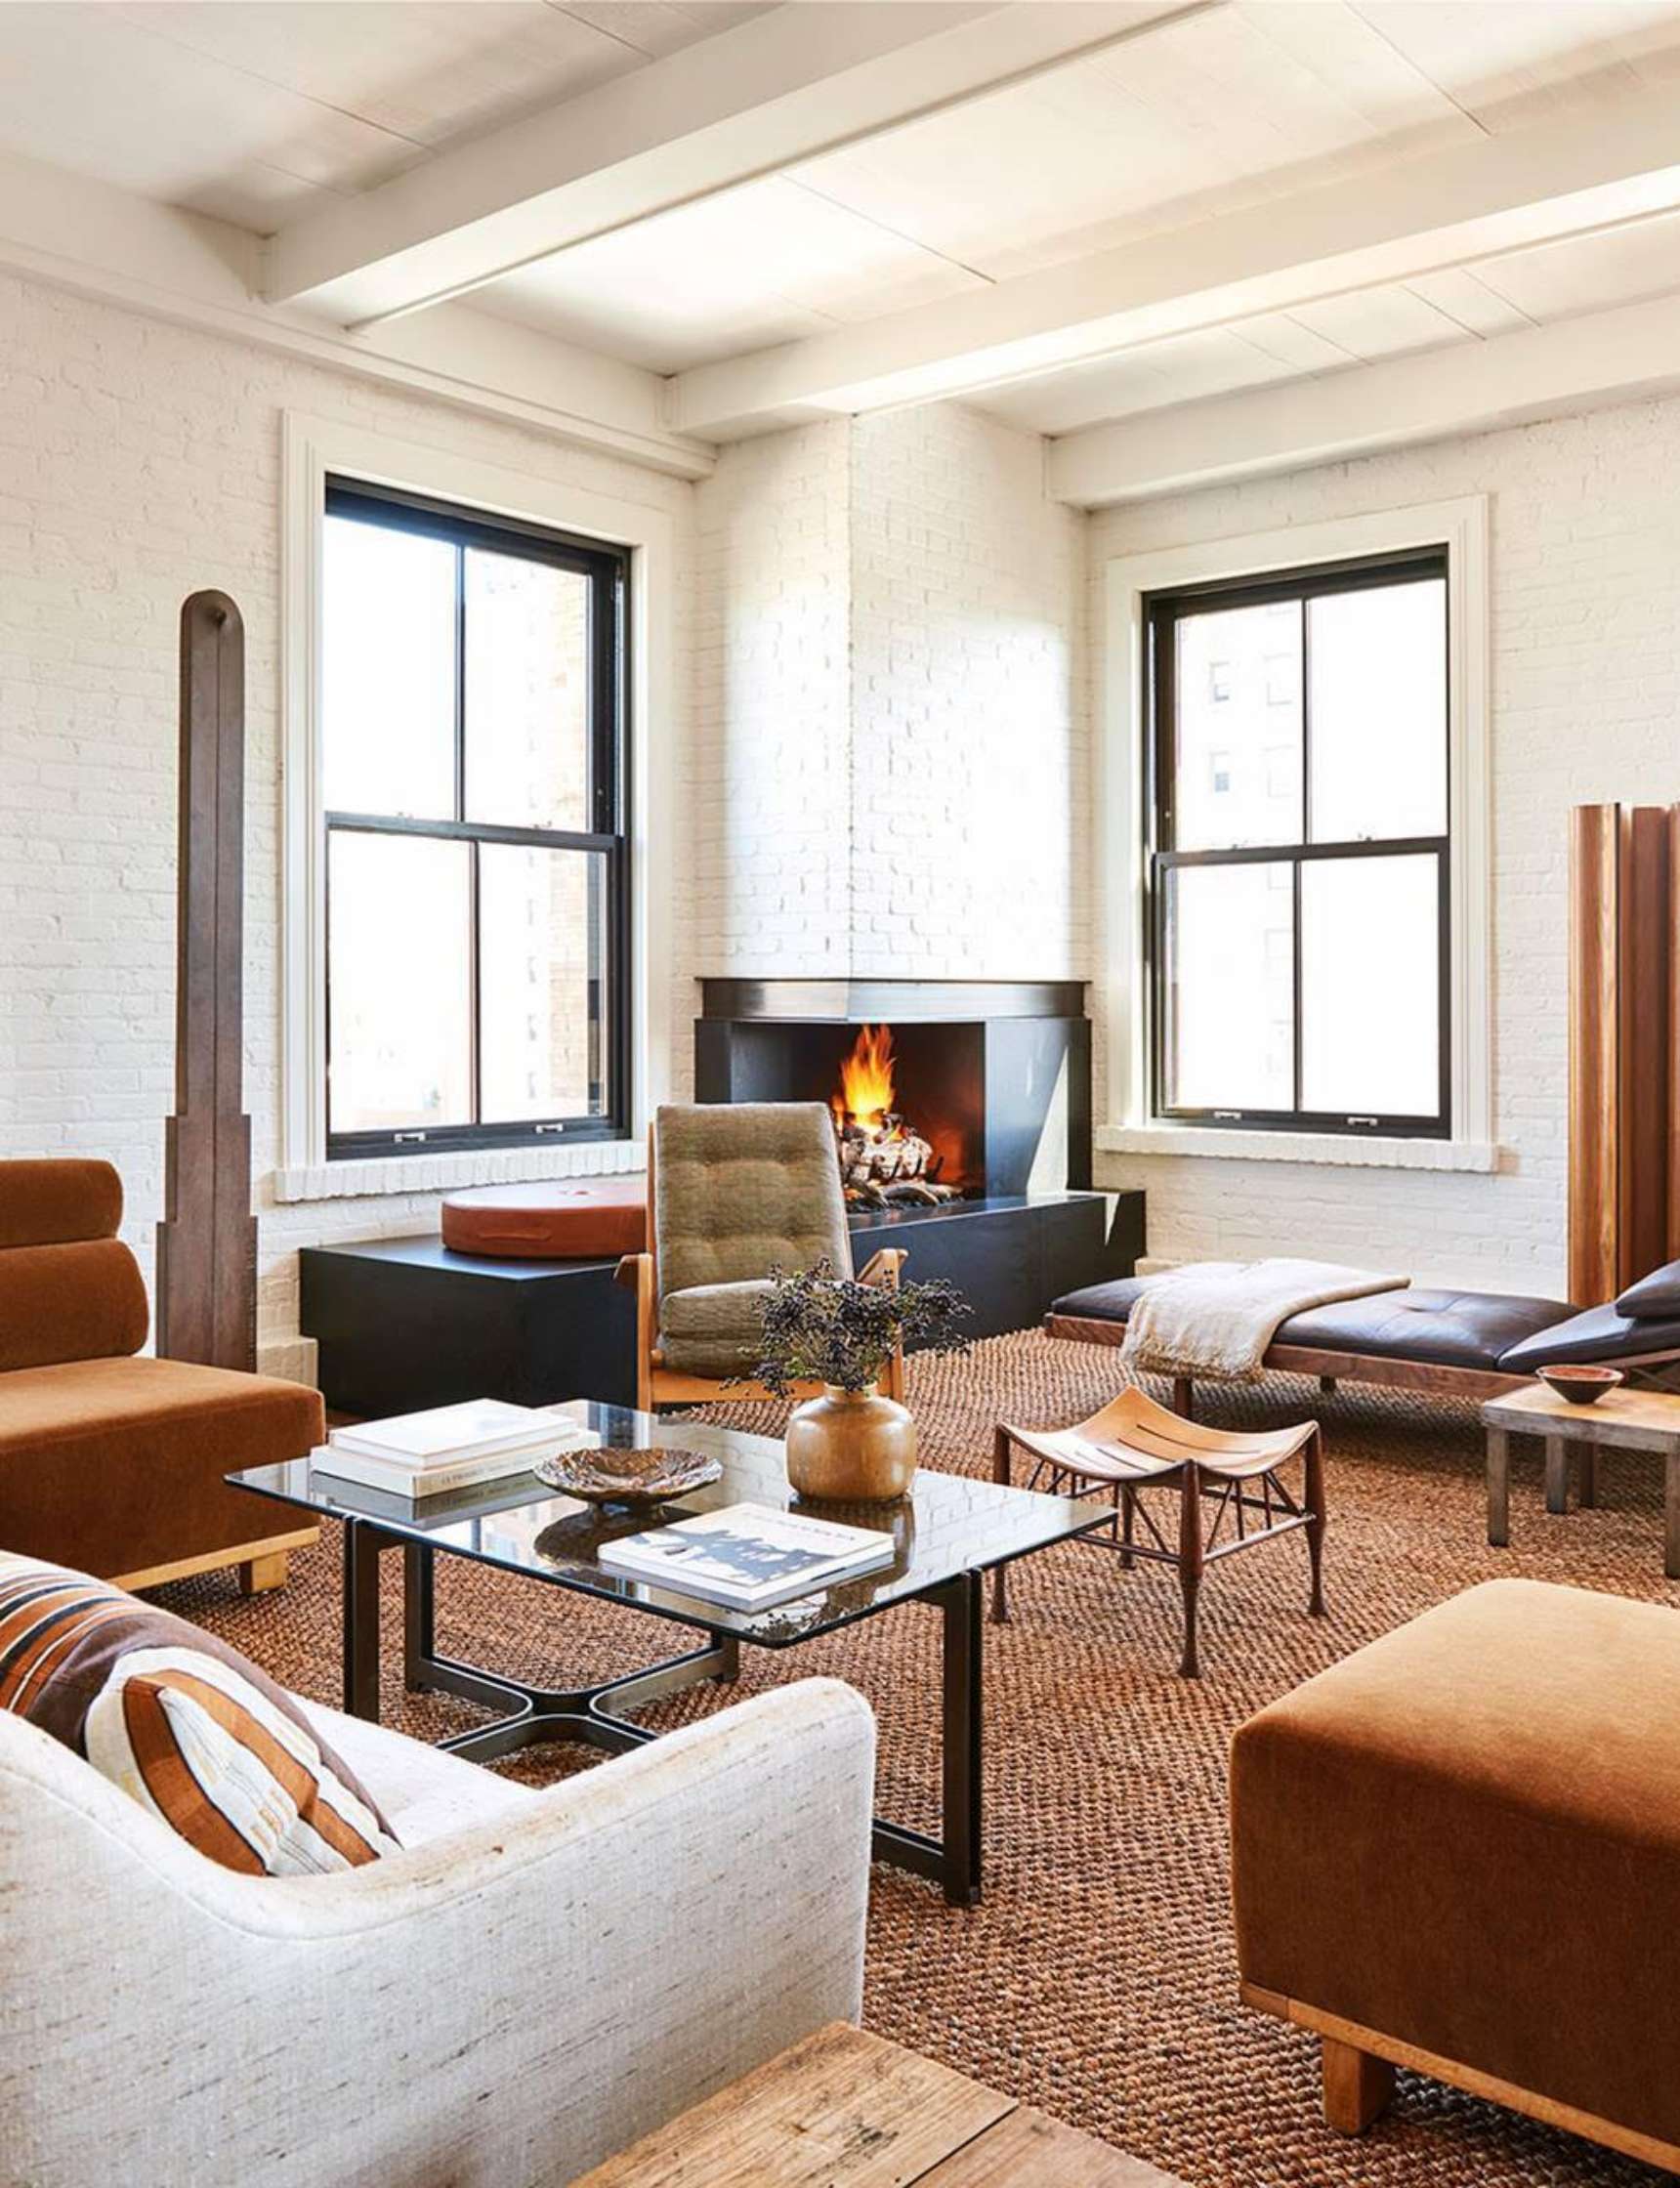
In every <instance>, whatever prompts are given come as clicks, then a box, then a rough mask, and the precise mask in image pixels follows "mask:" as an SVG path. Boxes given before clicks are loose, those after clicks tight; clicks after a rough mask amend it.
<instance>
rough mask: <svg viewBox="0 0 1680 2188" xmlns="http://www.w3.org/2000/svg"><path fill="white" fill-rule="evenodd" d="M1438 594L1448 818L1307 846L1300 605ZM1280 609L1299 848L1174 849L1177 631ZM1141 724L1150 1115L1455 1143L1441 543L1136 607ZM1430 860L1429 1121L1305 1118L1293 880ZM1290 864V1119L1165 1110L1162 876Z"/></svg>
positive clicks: (1316, 1114)
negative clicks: (1342, 866)
mask: <svg viewBox="0 0 1680 2188" xmlns="http://www.w3.org/2000/svg"><path fill="white" fill-rule="evenodd" d="M1431 578H1434V579H1439V580H1441V581H1442V583H1443V587H1444V591H1443V603H1442V612H1443V616H1444V618H1445V626H1446V627H1445V632H1444V636H1445V639H1446V646H1445V665H1444V671H1443V674H1444V679H1445V684H1446V689H1445V691H1444V694H1443V707H1442V734H1443V736H1445V738H1446V740H1447V753H1446V759H1447V768H1446V781H1447V814H1446V829H1445V832H1444V833H1443V834H1441V835H1438V836H1390V837H1375V838H1365V837H1356V838H1354V839H1352V840H1349V841H1344V842H1327V843H1314V842H1313V841H1311V832H1312V756H1311V755H1312V721H1311V705H1310V693H1311V674H1312V664H1311V656H1310V645H1311V641H1310V637H1309V632H1310V629H1311V618H1310V616H1309V615H1308V613H1307V605H1306V604H1307V603H1308V602H1309V601H1311V600H1313V599H1317V598H1320V597H1323V596H1325V595H1328V594H1334V593H1349V592H1365V591H1369V590H1372V589H1374V588H1376V587H1379V586H1382V585H1385V584H1395V583H1402V584H1404V583H1408V582H1409V583H1416V582H1421V581H1423V580H1426V579H1431ZM1277 601H1299V602H1300V603H1301V694H1300V697H1301V840H1300V841H1299V842H1296V843H1284V844H1256V845H1252V846H1249V845H1244V846H1242V847H1241V848H1240V849H1221V850H1212V851H1179V850H1177V849H1176V848H1175V846H1174V826H1173V823H1174V816H1173V797H1174V794H1175V789H1176V769H1177V761H1176V751H1177V739H1176V720H1175V706H1176V668H1177V630H1178V624H1179V622H1180V621H1181V620H1182V619H1183V618H1184V616H1185V615H1187V614H1191V613H1197V614H1207V613H1216V612H1218V611H1220V610H1228V609H1239V608H1258V607H1264V606H1267V605H1269V604H1271V603H1273V602H1277ZM1143 605H1144V618H1145V632H1146V644H1145V649H1144V681H1145V691H1144V719H1145V721H1146V723H1147V724H1148V736H1147V739H1146V748H1147V785H1146V796H1145V800H1144V807H1145V813H1146V816H1147V819H1146V827H1147V831H1148V835H1147V841H1146V844H1145V860H1144V897H1145V905H1144V934H1145V958H1146V970H1147V975H1148V1007H1149V1013H1150V1017H1149V1083H1150V1113H1151V1115H1152V1116H1154V1117H1155V1119H1156V1120H1157V1121H1159V1122H1161V1123H1163V1124H1174V1125H1188V1126H1191V1127H1204V1128H1209V1129H1214V1130H1219V1131H1232V1130H1238V1131H1263V1132H1280V1133H1290V1132H1295V1133H1304V1132H1312V1133H1338V1134H1342V1135H1345V1136H1346V1137H1349V1138H1371V1137H1382V1138H1393V1139H1434V1140H1448V1139H1450V1138H1451V1136H1452V1064H1453V1057H1452V980H1451V969H1452V831H1453V820H1454V814H1455V803H1456V790H1457V785H1456V783H1455V782H1454V781H1453V777H1452V719H1451V708H1452V694H1451V613H1452V592H1451V585H1450V582H1449V560H1448V550H1447V547H1446V545H1445V544H1442V545H1439V546H1427V547H1417V548H1410V549H1407V550H1405V551H1403V552H1400V553H1396V554H1387V555H1380V556H1365V557H1361V558H1358V559H1349V560H1347V561H1342V562H1333V563H1320V564H1314V565H1310V566H1306V567H1303V568H1296V569H1288V570H1277V571H1269V572H1267V573H1266V574H1265V575H1264V576H1259V577H1254V578H1239V579H1226V580H1220V581H1217V582H1213V583H1209V584H1201V585H1187V586H1175V587H1173V588H1172V589H1171V590H1170V591H1161V592H1156V593H1151V594H1148V595H1146V597H1145V600H1144V604H1143ZM1419 854H1422V855H1430V856H1433V857H1434V858H1435V860H1436V863H1437V868H1438V874H1439V897H1438V910H1437V922H1436V926H1437V947H1438V951H1439V964H1438V967H1437V1009H1438V1013H1439V1065H1440V1073H1439V1086H1438V1107H1437V1111H1436V1114H1435V1115H1430V1116H1410V1115H1370V1114H1355V1113H1348V1112H1339V1111H1322V1110H1308V1109H1303V1108H1302V1107H1301V1106H1300V1098H1301V1091H1302V1088H1301V1073H1302V1019H1301V999H1302V998H1301V989H1302V971H1301V960H1302V939H1301V874H1302V869H1303V867H1304V866H1306V865H1307V864H1309V863H1313V862H1315V861H1320V860H1348V859H1364V858H1385V859H1394V858H1403V857H1407V856H1414V855H1419ZM1279 864H1283V865H1288V866H1289V867H1290V868H1291V871H1292V888H1293V895H1294V921H1293V1011H1294V1036H1293V1037H1294V1059H1293V1091H1294V1095H1295V1103H1294V1106H1293V1107H1291V1108H1290V1109H1288V1110H1254V1109H1241V1108H1235V1107H1234V1108H1219V1109H1212V1108H1207V1109H1192V1108H1188V1107H1179V1108H1171V1107H1169V1106H1168V1104H1167V1101H1166V1082H1167V1065H1168V1059H1167V1030H1168V1023H1169V1020H1168V998H1167V983H1168V977H1169V967H1168V962H1167V933H1166V924H1167V895H1168V890H1167V876H1168V875H1169V874H1170V873H1172V872H1173V871H1175V870H1177V869H1178V868H1180V867H1185V866H1211V865H1279Z"/></svg>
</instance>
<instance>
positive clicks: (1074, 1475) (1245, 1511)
mask: <svg viewBox="0 0 1680 2188" xmlns="http://www.w3.org/2000/svg"><path fill="white" fill-rule="evenodd" d="M1128 1432H1129V1433H1128ZM1105 1437H1106V1438H1108V1439H1109V1442H1108V1448H1107V1449H1106V1450H1105V1451H1103V1452H1100V1453H1097V1452H1092V1453H1090V1454H1089V1455H1088V1456H1085V1455H1082V1454H1079V1453H1076V1452H1072V1451H1071V1450H1070V1449H1069V1442H1070V1440H1071V1439H1079V1440H1080V1441H1085V1440H1090V1441H1092V1442H1095V1441H1096V1440H1097V1439H1099V1438H1105ZM1133 1437H1137V1438H1138V1439H1139V1441H1138V1442H1137V1443H1135V1444H1134V1443H1133V1441H1132V1438H1133ZM1017 1446H1019V1447H1020V1449H1021V1450H1022V1451H1024V1452H1027V1453H1028V1454H1029V1457H1030V1458H1031V1460H1032V1462H1033V1463H1032V1469H1031V1472H1030V1473H1029V1476H1028V1479H1027V1482H1026V1484H1025V1486H1026V1487H1027V1488H1028V1489H1038V1488H1040V1487H1042V1488H1043V1489H1045V1490H1046V1491H1048V1492H1049V1493H1051V1494H1059V1495H1079V1496H1087V1495H1091V1494H1098V1495H1101V1494H1107V1495H1108V1497H1109V1499H1110V1501H1111V1503H1112V1505H1113V1513H1112V1515H1111V1517H1110V1518H1109V1519H1107V1520H1105V1521H1102V1522H1100V1523H1099V1524H1098V1526H1097V1527H1095V1528H1092V1529H1089V1530H1087V1532H1086V1533H1085V1534H1083V1535H1081V1536H1078V1538H1077V1539H1078V1540H1079V1541H1080V1542H1082V1543H1084V1544H1086V1545H1087V1546H1088V1547H1089V1548H1091V1549H1096V1550H1108V1551H1110V1552H1112V1553H1113V1554H1114V1555H1116V1556H1117V1557H1118V1558H1119V1560H1120V1565H1121V1568H1122V1570H1124V1571H1127V1572H1129V1571H1131V1569H1132V1567H1133V1565H1134V1563H1135V1561H1136V1560H1137V1559H1138V1558H1147V1559H1151V1560H1153V1561H1154V1562H1155V1563H1156V1564H1160V1565H1171V1566H1173V1567H1175V1568H1176V1569H1177V1572H1178V1580H1179V1589H1180V1592H1181V1593H1182V1595H1183V1598H1184V1654H1183V1657H1182V1659H1181V1661H1180V1663H1179V1670H1180V1672H1181V1674H1182V1675H1183V1676H1184V1677H1185V1678H1187V1679H1194V1678H1197V1676H1198V1675H1199V1673H1200V1669H1201V1662H1200V1655H1199V1651H1198V1647H1197V1606H1198V1603H1199V1600H1200V1594H1201V1582H1202V1578H1203V1576H1204V1574H1205V1573H1206V1571H1207V1569H1208V1567H1209V1566H1211V1565H1216V1564H1217V1563H1218V1562H1219V1561H1220V1559H1222V1558H1227V1557H1235V1556H1236V1555H1237V1554H1238V1553H1239V1551H1243V1550H1252V1549H1258V1548H1259V1546H1260V1545H1261V1543H1262V1542H1270V1541H1274V1540H1276V1538H1277V1537H1278V1536H1281V1535H1293V1534H1296V1533H1304V1534H1305V1536H1306V1537H1307V1558H1308V1566H1309V1570H1310V1574H1311V1581H1312V1586H1311V1594H1310V1596H1309V1600H1308V1605H1307V1608H1308V1613H1309V1615H1310V1616H1311V1617H1313V1618H1323V1617H1324V1616H1325V1610H1324V1591H1323V1539H1324V1471H1323V1435H1322V1431H1321V1430H1320V1427H1319V1424H1318V1422H1317V1421H1307V1422H1303V1423H1302V1424H1301V1426H1300V1427H1298V1428H1294V1429H1284V1430H1281V1431H1274V1432H1271V1433H1267V1434H1261V1435H1255V1436H1242V1435H1233V1434H1230V1433H1228V1432H1225V1431H1221V1430H1217V1429H1209V1428H1199V1427H1197V1426H1195V1425H1194V1424H1192V1423H1190V1422H1187V1421H1185V1420H1184V1419H1183V1418H1182V1417H1181V1416H1179V1415H1177V1414H1174V1413H1169V1412H1167V1411H1166V1410H1165V1409H1164V1408H1163V1407H1160V1406H1157V1405H1155V1402H1154V1400H1153V1399H1150V1398H1147V1397H1145V1395H1144V1394H1143V1392H1142V1391H1136V1390H1128V1391H1123V1392H1122V1393H1121V1394H1120V1396H1119V1398H1117V1399H1115V1400H1114V1401H1113V1403H1112V1404H1110V1405H1108V1406H1106V1407H1104V1408H1103V1410H1101V1411H1100V1412H1097V1413H1093V1414H1092V1415H1091V1416H1090V1418H1089V1419H1088V1420H1083V1421H1080V1422H1078V1423H1076V1424H1075V1425H1074V1426H1073V1427H1072V1428H1071V1429H1061V1430H1045V1429H1024V1428H1017V1427H1014V1426H1012V1425H1011V1424H1009V1423H1008V1422H999V1424H998V1426H997V1429H996V1432H995V1441H994V1447H993V1456H992V1479H993V1480H994V1481H997V1482H999V1483H1002V1484H1003V1485H1004V1486H1005V1487H1007V1486H1009V1484H1010V1482H1011V1480H1012V1473H1013V1467H1012V1452H1013V1450H1014V1448H1015V1447H1017ZM1173 1453H1176V1455H1169V1454H1173ZM1302 1454H1304V1475H1305V1479H1304V1482H1303V1485H1302V1494H1301V1495H1300V1496H1299V1497H1297V1496H1296V1495H1295V1494H1293V1493H1292V1492H1291V1491H1290V1490H1289V1489H1288V1488H1287V1487H1286V1486H1285V1485H1284V1483H1283V1482H1282V1481H1281V1479H1280V1474H1279V1470H1280V1468H1281V1467H1283V1466H1285V1465H1287V1464H1288V1463H1289V1462H1290V1461H1291V1460H1292V1459H1293V1458H1295V1457H1296V1456H1297V1455H1302ZM1148 1489H1162V1490H1176V1492H1177V1493H1178V1500H1179V1508H1178V1527H1177V1530H1176V1537H1175V1538H1169V1536H1168V1535H1167V1533H1165V1532H1164V1531H1163V1530H1162V1529H1161V1528H1160V1527H1158V1526H1157V1525H1156V1524H1155V1516H1154V1514H1153V1513H1152V1512H1151V1511H1150V1510H1149V1509H1148V1508H1147V1506H1146V1504H1145V1503H1144V1501H1143V1497H1142V1495H1141V1494H1140V1493H1141V1492H1142V1491H1144V1490H1148ZM1209 1507H1210V1509H1208V1508H1209ZM1204 1511H1205V1514H1206V1516H1205V1517H1204ZM1251 1518H1252V1519H1254V1520H1256V1521H1257V1522H1258V1524H1257V1525H1255V1526H1252V1527H1251V1526H1250V1525H1249V1521H1250V1519H1251ZM1007 1572H1008V1569H1007V1567H1006V1566H1002V1565H1000V1566H998V1567H997V1568H996V1569H995V1571H994V1572H993V1574H992V1579H991V1616H992V1620H993V1621H994V1622H996V1623H998V1624H1002V1623H1004V1622H1005V1621H1006V1620H1008V1617H1009V1594H1008V1586H1009V1583H1008V1578H1007Z"/></svg>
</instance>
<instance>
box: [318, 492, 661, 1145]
mask: <svg viewBox="0 0 1680 2188" xmlns="http://www.w3.org/2000/svg"><path fill="white" fill-rule="evenodd" d="M628 573H629V558H628V555H627V554H626V553H625V552H624V551H622V550H620V549H617V548H612V547H605V546H603V545H601V544H600V543H599V542H597V541H593V540H583V539H577V538H573V537H570V536H568V535H567V534H565V533H562V532H557V531H551V530H549V529H546V528H544V527H540V526H534V525H527V524H524V523H521V522H519V521H516V520H514V519H510V518H502V517H495V518H490V517H485V516H483V515H480V514H477V513H475V512H473V511H471V510H467V509H462V508H458V507H455V506H453V505H451V504H448V503H444V502H438V501H432V500H428V499H424V498H422V497H420V496H417V495H413V494H408V493H399V492H397V491H395V490H392V489H388V488H385V487H379V486H372V485H367V484H359V483H357V482H354V481H351V480H348V479H339V478H330V477H329V479H328V481H327V484H326V510H325V526H324V535H323V540H322V554H321V576H320V593H321V658H320V670H319V693H320V768H321V779H322V786H323V795H322V812H321V816H320V826H321V828H322V830H323V833H324V849H325V911H326V921H325V942H324V949H325V971H326V1012H325V1031H326V1040H325V1056H324V1068H325V1078H326V1086H325V1101H326V1127H327V1140H326V1151H327V1154H328V1157H330V1158H333V1159H342V1158H345V1157H365V1156H369V1155H377V1154H381V1153H387V1154H388V1153H393V1152H401V1151H402V1150H404V1149H408V1148H436V1149H451V1148H476V1147H517V1146H525V1145H532V1144H536V1143H538V1142H540V1141H541V1139H542V1138H543V1137H544V1136H546V1135H559V1134H563V1135H565V1137H566V1138H567V1139H568V1140H569V1139H571V1138H582V1139H609V1138H615V1137H621V1136H622V1135H623V1134H624V1132H625V1131H626V1129H627V1118H628V1109H629V1076H630V1072H629V1059H628V1055H627V1046H626V1044H627V1039H628V1024H629V964H630V937H629V906H630V876H629V842H628V833H627V822H626V813H627V784H626V780H625V776H626V768H627V751H628V741H627V737H626V734H625V690H626V684H625V659H624V655H625V630H626V609H627V601H626V592H627V585H628Z"/></svg>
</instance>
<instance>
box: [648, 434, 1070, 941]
mask: <svg viewBox="0 0 1680 2188" xmlns="http://www.w3.org/2000/svg"><path fill="white" fill-rule="evenodd" d="M696 498H697V500H698V503H699V519H698V525H697V554H696V580H695V594H696V597H695V607H694V633H693V659H694V672H695V680H696V681H695V703H694V731H695V735H694V744H693V752H692V754H691V757H690V772H689V795H690V800H691V804H692V810H693V816H694V826H695V829H696V832H697V846H698V851H699V874H698V879H697V884H696V900H697V901H696V903H695V905H694V907H693V934H694V954H695V958H696V961H697V962H698V963H699V965H700V966H701V968H702V969H703V970H704V971H706V972H709V973H716V974H720V975H721V974H729V973H737V974H761V975H765V974H803V975H808V976H809V975H829V976H841V975H846V974H852V975H856V976H859V977H872V978H891V977H893V976H895V975H897V976H901V977H917V976H919V977H922V978H944V977H950V976H955V975H966V976H968V977H970V978H975V979H981V978H992V979H1010V978H1037V979H1058V978H1074V977H1079V976H1081V975H1082V974H1083V973H1084V971H1085V962H1086V957H1087V954H1088V925H1089V921H1088V915H1087V911H1086V892H1085V889H1084V878H1085V877H1084V871H1083V867H1082V864H1080V863H1077V862H1075V860H1074V859H1073V857H1072V830H1073V820H1072V816H1073V815H1074V814H1075V813H1076V812H1078V811H1081V810H1082V808H1083V804H1084V797H1085V789H1084V785H1085V782H1086V779H1087V775H1088V750H1087V734H1086V733H1087V724H1086V715H1085V710H1084V706H1083V696H1084V687H1083V684H1082V682H1081V680H1080V678H1079V676H1078V673H1077V661H1076V651H1077V643H1078V632H1079V623H1080V618H1081V614H1082V597H1081V596H1082V590H1083V587H1082V570H1083V565H1082V559H1081V547H1082V533H1083V528H1084V520H1083V519H1082V518H1081V517H1080V516H1078V515H1077V514H1075V513H1074V512H1071V511H1069V510H1066V509H1062V508H1058V507H1057V506H1056V505H1055V504H1053V503H1051V502H1049V501H1047V500H1046V498H1045V495H1044V491H1043V464H1042V443H1041V442H1040V441H1039V440H1038V438H1037V437H1036V436H1035V435H1031V434H1023V433H1018V432H1016V431H1014V430H1013V429H1012V428H1010V427H1007V426H1004V425H1002V424H999V423H998V422H997V421H995V420H993V419H989V418H984V417H982V416H980V415H979V413H977V412H973V411H969V410H966V409H962V408H960V407H957V406H946V407H944V408H939V409H930V410H921V411H903V412H895V413H891V414H889V415H886V416H882V417H875V418H865V419H859V420H854V421H847V420H837V421H834V422H832V423H824V424H820V425H814V426H810V427H804V428H799V429H796V430H794V431H791V432H788V433H783V434H778V435H776V436H774V437H771V438H768V439H765V440H761V441H756V442H745V443H743V444H740V445H738V446H735V447H731V448H727V449H726V450H725V451H724V454H723V459H722V461H721V463H720V464H719V467H718V470H717V473H716V475H715V476H714V477H713V478H712V479H710V480H708V481H707V482H706V483H705V484H702V485H701V486H700V487H699V488H698V491H697V497H696Z"/></svg>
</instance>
